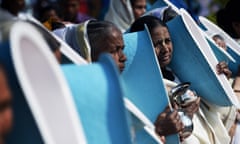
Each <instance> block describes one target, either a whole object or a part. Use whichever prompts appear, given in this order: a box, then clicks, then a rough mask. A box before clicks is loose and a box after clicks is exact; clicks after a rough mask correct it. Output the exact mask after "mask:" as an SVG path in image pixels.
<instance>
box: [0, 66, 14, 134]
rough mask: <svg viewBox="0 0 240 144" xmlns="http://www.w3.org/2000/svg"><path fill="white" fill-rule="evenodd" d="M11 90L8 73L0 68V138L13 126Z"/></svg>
mask: <svg viewBox="0 0 240 144" xmlns="http://www.w3.org/2000/svg"><path fill="white" fill-rule="evenodd" d="M11 101H12V97H11V92H10V89H9V87H8V83H7V80H6V75H5V73H4V71H3V70H2V68H0V139H4V137H5V135H6V134H8V133H9V131H10V130H11V127H12V118H13V114H12V106H11Z"/></svg>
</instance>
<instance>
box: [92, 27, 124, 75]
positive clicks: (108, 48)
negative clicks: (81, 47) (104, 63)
mask: <svg viewBox="0 0 240 144" xmlns="http://www.w3.org/2000/svg"><path fill="white" fill-rule="evenodd" d="M99 45H100V46H101V48H100V51H99V52H98V53H97V54H95V56H97V57H98V56H99V55H100V53H102V52H107V53H110V54H111V56H112V58H113V59H114V61H115V62H116V64H117V66H118V68H119V70H120V72H122V71H123V70H124V67H125V61H126V60H127V58H126V56H125V54H124V53H123V49H124V43H123V37H122V33H121V31H120V30H119V29H117V28H115V27H112V28H110V30H109V33H108V35H107V36H106V38H105V40H104V41H100V44H99ZM95 59H96V58H95Z"/></svg>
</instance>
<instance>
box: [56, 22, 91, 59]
mask: <svg viewBox="0 0 240 144" xmlns="http://www.w3.org/2000/svg"><path fill="white" fill-rule="evenodd" d="M89 21H90V20H88V21H86V22H84V23H81V24H74V25H70V26H67V27H66V28H63V29H58V30H55V31H53V32H54V33H55V34H56V35H58V36H59V37H60V38H61V39H63V40H64V41H65V42H66V43H67V44H68V45H69V46H70V47H71V48H72V49H73V50H74V51H76V52H77V53H78V54H79V55H80V56H82V57H83V58H84V59H85V60H87V61H88V62H91V61H92V60H91V48H90V44H89V40H88V35H87V25H88V23H89Z"/></svg>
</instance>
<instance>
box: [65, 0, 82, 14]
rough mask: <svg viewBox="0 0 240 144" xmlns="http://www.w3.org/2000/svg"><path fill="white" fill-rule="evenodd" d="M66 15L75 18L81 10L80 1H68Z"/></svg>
mask: <svg viewBox="0 0 240 144" xmlns="http://www.w3.org/2000/svg"><path fill="white" fill-rule="evenodd" d="M64 7H65V15H66V17H69V18H72V17H75V16H76V15H77V13H78V10H79V2H78V0H66V2H65V6H64Z"/></svg>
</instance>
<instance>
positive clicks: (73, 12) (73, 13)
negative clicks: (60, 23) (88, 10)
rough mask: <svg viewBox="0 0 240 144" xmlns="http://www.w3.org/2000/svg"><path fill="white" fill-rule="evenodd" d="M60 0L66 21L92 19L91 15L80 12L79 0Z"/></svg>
mask: <svg viewBox="0 0 240 144" xmlns="http://www.w3.org/2000/svg"><path fill="white" fill-rule="evenodd" d="M60 2H61V5H60V8H61V11H62V13H61V15H62V18H63V20H64V21H69V22H72V23H81V22H84V21H86V20H88V19H91V17H90V16H88V15H86V14H83V13H80V12H79V7H80V3H79V0H61V1H60Z"/></svg>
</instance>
